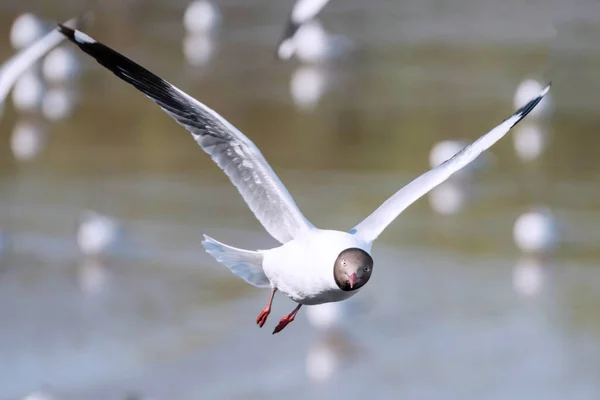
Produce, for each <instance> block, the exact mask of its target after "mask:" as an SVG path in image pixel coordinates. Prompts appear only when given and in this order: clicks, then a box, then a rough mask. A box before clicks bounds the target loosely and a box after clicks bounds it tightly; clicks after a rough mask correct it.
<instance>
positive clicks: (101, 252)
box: [77, 210, 121, 257]
mask: <svg viewBox="0 0 600 400" xmlns="http://www.w3.org/2000/svg"><path fill="white" fill-rule="evenodd" d="M120 236H121V226H120V224H119V222H118V221H117V220H116V219H114V218H112V217H109V216H106V215H103V214H100V213H98V212H95V211H91V210H88V211H85V212H84V213H82V214H81V215H80V216H79V218H78V221H77V245H78V246H79V250H80V251H81V253H82V254H83V255H84V256H86V257H105V256H106V255H108V254H109V253H110V252H111V251H112V250H114V249H115V246H116V245H117V244H118V241H119V239H120Z"/></svg>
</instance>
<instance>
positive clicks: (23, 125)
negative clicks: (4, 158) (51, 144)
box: [10, 120, 45, 161]
mask: <svg viewBox="0 0 600 400" xmlns="http://www.w3.org/2000/svg"><path fill="white" fill-rule="evenodd" d="M44 138H45V131H44V129H43V128H42V126H40V125H39V124H37V123H35V122H32V121H29V120H22V121H18V122H17V123H16V124H15V127H14V128H13V131H12V135H11V140H10V148H11V150H12V153H13V155H14V157H15V158H16V159H17V160H19V161H29V160H31V159H33V158H35V157H36V156H37V155H38V154H39V152H40V150H41V149H42V147H43V146H44Z"/></svg>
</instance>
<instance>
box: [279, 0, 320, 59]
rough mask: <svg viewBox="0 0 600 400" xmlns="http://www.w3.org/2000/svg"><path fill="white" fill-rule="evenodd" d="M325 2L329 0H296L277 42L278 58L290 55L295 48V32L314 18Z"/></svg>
mask: <svg viewBox="0 0 600 400" xmlns="http://www.w3.org/2000/svg"><path fill="white" fill-rule="evenodd" d="M327 3H329V0H296V3H295V4H294V8H292V12H291V13H290V16H289V17H288V21H287V24H286V26H285V30H284V31H283V35H282V37H281V39H280V40H279V43H278V44H277V55H278V57H279V58H281V59H288V58H290V57H291V56H292V54H293V53H294V50H295V49H294V47H295V46H294V43H293V40H292V39H293V38H294V36H295V35H296V32H297V31H298V29H299V28H300V27H301V26H302V25H303V24H306V23H307V22H309V21H312V20H314V19H315V18H316V17H317V15H318V14H319V12H321V10H322V9H323V7H325V5H326V4H327Z"/></svg>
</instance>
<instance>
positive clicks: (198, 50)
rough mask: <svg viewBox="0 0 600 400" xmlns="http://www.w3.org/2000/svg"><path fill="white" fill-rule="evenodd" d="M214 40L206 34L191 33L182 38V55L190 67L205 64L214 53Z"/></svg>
mask: <svg viewBox="0 0 600 400" xmlns="http://www.w3.org/2000/svg"><path fill="white" fill-rule="evenodd" d="M215 47H216V46H215V41H214V39H213V38H212V37H210V36H208V35H202V34H196V33H192V34H189V35H187V36H186V37H185V38H183V56H184V57H185V60H186V61H187V63H188V64H189V65H191V66H192V67H201V66H203V65H206V64H207V63H208V62H209V61H210V59H211V58H212V56H213V54H214V53H215Z"/></svg>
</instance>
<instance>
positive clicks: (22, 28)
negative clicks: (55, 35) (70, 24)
mask: <svg viewBox="0 0 600 400" xmlns="http://www.w3.org/2000/svg"><path fill="white" fill-rule="evenodd" d="M46 31H47V29H46V27H45V26H44V23H43V22H42V20H40V19H39V18H38V17H36V16H35V15H33V14H31V13H25V14H21V15H20V16H18V17H17V19H15V22H13V24H12V26H11V28H10V44H11V45H12V47H13V48H14V49H15V50H20V49H23V48H25V47H27V46H29V45H31V44H33V43H34V42H35V41H36V40H38V39H39V38H41V37H42V36H44V34H45V33H46Z"/></svg>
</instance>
